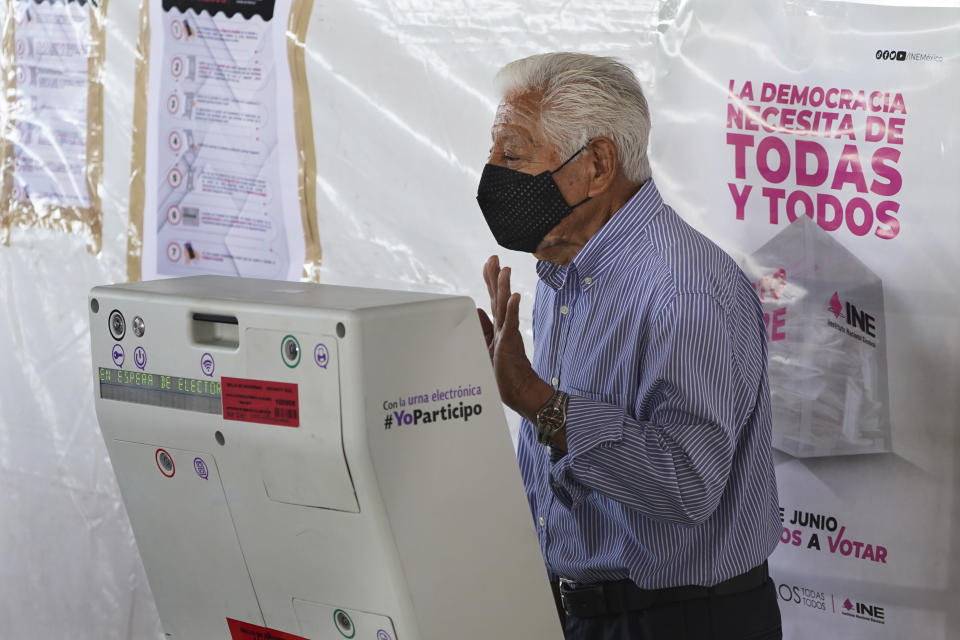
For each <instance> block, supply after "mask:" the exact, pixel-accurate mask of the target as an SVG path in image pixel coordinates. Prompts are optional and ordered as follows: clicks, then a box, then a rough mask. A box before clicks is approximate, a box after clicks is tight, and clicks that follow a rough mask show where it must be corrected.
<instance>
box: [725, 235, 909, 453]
mask: <svg viewBox="0 0 960 640" xmlns="http://www.w3.org/2000/svg"><path fill="white" fill-rule="evenodd" d="M744 270H745V271H746V273H747V274H748V275H749V276H750V279H751V281H753V283H754V288H755V289H756V291H757V294H758V295H759V296H760V301H761V302H762V304H763V311H764V320H765V321H766V324H767V340H768V342H769V349H770V351H769V353H770V364H769V375H770V392H771V396H772V397H771V401H772V404H773V412H774V415H773V424H774V434H773V446H775V447H777V448H778V449H780V450H781V451H784V452H786V453H789V454H791V455H794V456H796V457H802V458H806V457H817V456H834V455H850V454H858V453H883V452H888V451H890V415H889V409H888V406H889V402H888V389H887V358H886V335H885V331H884V329H885V322H884V316H883V283H882V282H881V281H880V279H879V278H878V277H877V276H876V274H874V273H873V272H872V271H871V270H870V269H869V268H868V267H867V266H866V265H864V264H863V262H861V261H860V260H859V259H858V258H857V257H856V256H855V255H853V254H852V253H850V252H849V251H848V250H846V249H845V248H844V247H843V245H841V244H840V242H838V241H837V240H836V239H835V238H834V237H833V236H831V234H830V233H828V232H827V231H824V230H823V229H822V228H821V227H820V226H819V225H817V223H816V222H814V221H813V220H811V219H810V218H808V217H807V216H800V217H799V218H798V219H797V220H796V221H795V222H793V223H792V224H790V225H789V226H788V227H786V228H785V229H784V230H783V231H781V232H780V233H778V234H777V235H776V236H774V237H773V238H772V239H771V240H770V241H769V242H767V243H766V244H765V245H763V247H761V248H760V249H758V250H757V251H756V252H755V253H754V254H753V255H752V256H751V257H750V259H749V260H748V261H747V262H746V264H745V265H744Z"/></svg>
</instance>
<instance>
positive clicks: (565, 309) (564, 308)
mask: <svg viewBox="0 0 960 640" xmlns="http://www.w3.org/2000/svg"><path fill="white" fill-rule="evenodd" d="M569 311H570V307H568V306H567V305H563V306H562V307H560V315H563V316H565V315H567V313H569Z"/></svg>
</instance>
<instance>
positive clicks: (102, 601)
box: [0, 0, 956, 639]
mask: <svg viewBox="0 0 960 640" xmlns="http://www.w3.org/2000/svg"><path fill="white" fill-rule="evenodd" d="M683 4H684V3H682V2H679V1H676V0H669V1H666V2H662V3H661V2H656V1H655V0H648V1H646V2H637V1H634V0H620V1H618V2H604V3H602V4H598V3H596V2H589V1H586V0H582V1H572V2H571V1H559V0H557V1H546V2H544V1H534V0H517V1H501V0H479V1H470V2H444V1H441V0H435V1H427V0H423V1H418V0H408V1H402V0H395V1H390V0H358V1H356V2H348V1H346V0H340V1H335V0H328V1H321V0H316V2H315V3H314V9H313V14H312V18H311V21H310V25H309V28H308V32H307V45H306V48H307V51H306V53H307V56H306V61H307V77H308V82H309V89H310V96H311V108H312V119H313V124H314V140H315V146H316V152H317V175H318V178H317V190H318V193H317V195H318V197H317V209H318V222H319V225H318V226H319V231H320V240H321V244H322V247H323V255H324V262H323V266H322V268H321V280H322V281H323V282H328V283H334V284H350V285H361V286H374V287H388V288H410V289H421V290H431V291H440V292H451V293H453V292H456V293H467V294H470V295H473V296H474V298H475V299H476V300H478V301H479V302H481V303H485V293H484V288H483V286H482V279H481V276H480V267H481V265H482V262H483V260H484V259H485V258H486V256H487V255H489V254H490V253H493V252H498V248H497V247H496V245H495V244H494V242H493V240H492V238H491V237H490V235H489V232H488V230H487V229H486V226H485V224H484V222H483V219H482V217H481V216H480V213H479V211H478V209H477V206H476V203H475V200H474V195H475V193H476V185H477V181H478V180H479V176H480V171H481V169H482V167H483V164H484V162H485V160H486V156H487V149H488V148H489V144H490V143H489V126H490V123H491V121H492V117H493V113H494V109H495V107H496V100H497V98H496V96H495V95H494V92H493V90H492V82H491V78H492V76H493V74H494V73H495V71H496V69H497V68H499V67H500V66H501V65H502V64H504V63H506V62H508V61H510V60H512V59H515V58H518V57H522V56H525V55H529V54H532V53H539V52H543V51H549V50H577V51H583V52H588V53H597V54H603V55H614V56H617V57H619V58H621V59H622V60H624V61H625V62H626V63H628V64H629V65H630V66H631V67H632V68H633V69H634V70H635V71H636V72H637V74H638V76H639V77H640V79H641V81H642V82H644V83H645V86H647V87H648V88H649V89H650V91H651V98H652V100H651V103H652V104H653V105H654V113H653V119H654V132H653V136H654V160H655V161H656V160H657V157H656V150H657V149H666V148H668V147H667V145H668V144H695V141H684V140H680V139H677V140H673V139H671V140H669V141H667V140H659V141H658V140H657V133H656V132H657V129H656V124H657V121H658V112H657V110H656V109H657V106H656V105H657V102H656V100H655V92H656V87H655V86H653V84H654V80H655V73H654V64H655V62H656V60H657V51H658V47H657V39H658V34H660V33H661V32H666V31H667V29H668V27H669V26H670V24H671V21H673V20H675V19H676V17H677V16H680V17H681V18H682V17H684V16H685V15H687V14H685V13H684V12H683V11H682V10H681V9H682V5H683ZM760 4H763V5H769V4H771V3H769V2H761V3H760ZM785 4H789V5H790V6H792V7H794V8H797V7H799V9H801V10H802V9H803V4H804V3H802V2H800V3H785ZM136 5H137V3H135V2H133V0H113V1H112V2H111V3H110V6H109V11H108V16H107V20H108V23H107V28H106V33H107V52H106V63H105V68H104V77H103V84H104V88H105V89H104V110H105V120H104V123H105V124H104V178H103V185H102V189H101V194H100V195H101V198H102V203H103V250H102V253H101V254H100V255H98V256H91V255H90V254H89V253H88V252H87V250H86V247H85V244H84V241H83V239H82V238H80V237H78V236H69V235H63V234H59V233H54V232H49V231H42V230H14V232H13V236H12V241H11V245H10V246H9V247H0V303H2V311H0V354H2V356H0V548H2V554H0V638H4V639H5V638H68V637H69V638H75V639H80V638H96V639H103V638H160V637H162V630H161V628H160V625H159V621H158V618H157V614H156V610H155V607H154V604H153V600H152V597H151V595H150V591H149V587H148V585H147V581H146V578H145V575H144V572H143V568H142V565H141V562H140V559H139V556H138V554H137V551H136V546H135V543H134V540H133V536H132V534H131V532H130V526H129V522H128V520H127V516H126V512H125V510H124V508H123V505H122V502H121V500H120V496H119V492H118V489H117V486H116V481H115V478H114V476H113V472H112V470H111V468H110V465H109V462H108V459H107V455H106V451H105V448H104V445H103V442H102V439H101V436H100V433H99V430H98V428H97V424H96V418H95V415H94V412H93V403H92V393H93V391H92V382H91V377H90V356H89V336H88V330H87V327H86V317H87V315H86V310H85V304H86V293H87V291H88V290H89V288H90V287H92V286H94V285H96V284H101V283H107V282H113V281H119V280H123V279H125V275H126V274H125V260H126V258H125V251H126V246H127V242H126V233H127V217H128V196H129V177H130V149H131V128H132V121H133V86H134V62H135V56H136V36H137V33H138V28H137V26H138V11H139V7H137V6H136ZM739 5H743V6H744V7H747V6H751V7H753V6H755V5H757V3H756V2H743V3H738V5H731V6H733V7H736V6H739ZM733 10H735V8H733V9H731V11H733ZM664 108H666V107H664ZM654 171H655V173H656V171H657V165H656V164H655V167H654ZM680 177H681V176H680V175H679V174H676V173H675V174H673V175H672V177H671V179H670V180H664V181H663V183H662V184H661V187H664V188H665V191H666V192H667V195H668V200H669V199H670V198H669V196H670V195H679V194H681V193H682V190H683V185H682V184H681V182H680V181H679V178H680ZM681 213H683V212H681ZM694 222H695V223H696V220H694ZM726 246H728V247H729V243H726ZM499 253H500V254H501V256H502V261H503V262H504V263H505V264H508V265H511V266H513V267H514V268H515V278H514V279H515V282H516V286H517V287H518V289H519V290H520V292H521V293H522V294H523V296H524V301H523V303H522V306H521V313H522V315H523V318H524V319H525V327H526V328H529V314H530V305H531V300H532V291H533V286H534V283H535V275H534V272H533V260H532V258H530V257H529V256H525V255H520V254H514V253H510V252H505V251H502V250H499ZM918 364H919V363H918ZM908 446H909V445H908ZM916 498H917V499H919V500H923V499H925V497H924V496H916ZM955 555H956V552H954V556H955ZM952 562H953V563H954V565H955V564H956V559H955V558H954V560H953V561H952ZM190 579H194V577H191V578H190ZM930 615H931V616H935V617H937V618H938V619H939V620H940V622H942V618H943V616H944V613H943V612H942V611H938V612H931V614H930ZM877 628H878V629H879V628H880V627H879V626H878V627H877ZM954 631H956V630H954ZM788 637H797V638H800V637H813V636H804V635H803V632H802V630H801V629H800V628H799V627H798V628H796V631H795V633H794V635H792V636H788Z"/></svg>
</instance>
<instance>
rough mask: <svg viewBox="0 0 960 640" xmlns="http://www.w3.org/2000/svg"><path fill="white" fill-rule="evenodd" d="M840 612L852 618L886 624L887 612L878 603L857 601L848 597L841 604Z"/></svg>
mask: <svg viewBox="0 0 960 640" xmlns="http://www.w3.org/2000/svg"><path fill="white" fill-rule="evenodd" d="M840 613H841V614H842V615H845V616H849V617H851V618H857V619H859V620H867V621H869V622H876V623H878V624H886V621H887V612H886V610H885V609H884V608H883V607H881V606H880V605H878V604H867V603H865V602H855V601H852V600H850V598H847V599H845V600H844V601H843V603H842V604H841V605H840Z"/></svg>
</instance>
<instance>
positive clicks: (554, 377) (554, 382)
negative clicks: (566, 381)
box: [550, 376, 560, 388]
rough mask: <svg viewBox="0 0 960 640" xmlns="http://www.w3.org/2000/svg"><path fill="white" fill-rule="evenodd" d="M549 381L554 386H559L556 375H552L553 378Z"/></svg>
mask: <svg viewBox="0 0 960 640" xmlns="http://www.w3.org/2000/svg"><path fill="white" fill-rule="evenodd" d="M550 382H552V383H553V386H554V387H555V388H556V387H558V386H560V378H558V377H557V376H553V380H551V381H550Z"/></svg>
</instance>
